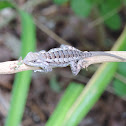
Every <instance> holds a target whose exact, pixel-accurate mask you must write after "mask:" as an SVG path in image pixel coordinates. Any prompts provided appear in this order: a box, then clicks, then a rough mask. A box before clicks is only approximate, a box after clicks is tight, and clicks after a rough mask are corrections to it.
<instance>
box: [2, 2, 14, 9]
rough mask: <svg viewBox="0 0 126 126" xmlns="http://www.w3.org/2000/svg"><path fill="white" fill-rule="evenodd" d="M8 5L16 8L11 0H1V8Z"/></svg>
mask: <svg viewBox="0 0 126 126" xmlns="http://www.w3.org/2000/svg"><path fill="white" fill-rule="evenodd" d="M7 7H11V8H15V7H14V5H13V4H12V3H10V2H9V1H6V0H1V1H0V10H2V9H4V8H7Z"/></svg>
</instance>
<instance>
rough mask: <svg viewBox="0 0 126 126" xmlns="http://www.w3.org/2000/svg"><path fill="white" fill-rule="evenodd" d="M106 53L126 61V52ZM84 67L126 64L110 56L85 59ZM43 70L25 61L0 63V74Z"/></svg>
mask: <svg viewBox="0 0 126 126" xmlns="http://www.w3.org/2000/svg"><path fill="white" fill-rule="evenodd" d="M106 53H110V54H114V55H116V56H120V57H122V58H125V59H126V51H106ZM85 61H86V62H85V63H84V67H85V66H86V67H88V66H89V65H91V64H96V63H103V62H126V60H125V61H122V60H120V59H117V58H114V57H110V56H93V57H88V58H85ZM37 69H41V68H38V67H30V66H27V65H25V64H23V60H21V61H19V60H16V61H7V62H2V63H0V74H13V73H17V72H21V71H26V70H37Z"/></svg>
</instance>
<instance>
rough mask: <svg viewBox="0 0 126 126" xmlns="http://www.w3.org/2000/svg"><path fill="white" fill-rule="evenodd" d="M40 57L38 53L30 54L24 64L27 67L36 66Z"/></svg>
mask: <svg viewBox="0 0 126 126" xmlns="http://www.w3.org/2000/svg"><path fill="white" fill-rule="evenodd" d="M38 57H39V54H38V53H33V52H29V53H28V54H27V55H26V57H25V58H24V60H23V62H24V64H26V65H30V66H34V64H35V63H36V62H37V60H38Z"/></svg>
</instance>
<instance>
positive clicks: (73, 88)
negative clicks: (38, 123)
mask: <svg viewBox="0 0 126 126" xmlns="http://www.w3.org/2000/svg"><path fill="white" fill-rule="evenodd" d="M83 88H84V86H83V85H81V84H78V83H74V82H73V83H70V85H69V86H68V88H67V89H66V91H65V94H64V96H63V97H62V99H61V101H60V102H59V104H58V106H57V108H56V110H55V112H54V113H53V115H52V116H51V118H50V119H49V120H48V122H47V123H46V126H61V122H62V120H64V118H65V115H66V113H67V111H68V110H69V109H70V107H71V106H72V104H73V103H74V102H75V100H76V98H77V97H78V96H79V94H80V93H81V91H82V90H83ZM64 103H65V104H64ZM59 114H61V115H59Z"/></svg>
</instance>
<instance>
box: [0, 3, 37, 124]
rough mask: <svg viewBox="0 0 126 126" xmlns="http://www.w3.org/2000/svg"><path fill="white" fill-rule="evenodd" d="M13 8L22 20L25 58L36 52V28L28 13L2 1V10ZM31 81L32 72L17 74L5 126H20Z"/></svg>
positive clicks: (22, 52)
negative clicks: (30, 52) (31, 52)
mask: <svg viewBox="0 0 126 126" xmlns="http://www.w3.org/2000/svg"><path fill="white" fill-rule="evenodd" d="M5 7H12V8H15V9H16V10H17V13H18V14H19V16H20V18H21V24H22V25H21V26H22V35H21V39H22V50H21V56H22V57H24V56H25V55H26V54H27V53H28V52H29V51H34V50H35V26H34V23H33V19H32V17H31V16H30V15H29V14H27V13H26V12H24V11H22V10H20V9H18V7H16V6H15V5H14V4H13V3H10V2H8V1H0V9H3V8H5ZM30 81H31V71H26V72H21V73H18V74H16V76H15V81H14V87H13V90H12V98H11V106H10V110H9V113H8V117H7V120H6V123H5V126H18V125H19V124H20V121H21V119H22V115H23V112H24V107H25V103H26V98H27V94H28V90H29V84H30Z"/></svg>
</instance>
